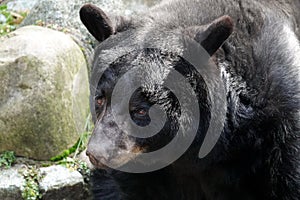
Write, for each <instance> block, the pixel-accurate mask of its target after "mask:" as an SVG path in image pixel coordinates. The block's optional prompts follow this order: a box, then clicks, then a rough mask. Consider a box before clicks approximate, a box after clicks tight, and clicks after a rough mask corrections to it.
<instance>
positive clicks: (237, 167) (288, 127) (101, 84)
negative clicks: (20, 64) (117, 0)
mask: <svg viewBox="0 0 300 200" xmlns="http://www.w3.org/2000/svg"><path fill="white" fill-rule="evenodd" d="M299 10H300V1H299V0H172V1H163V2H161V3H160V4H158V5H157V6H154V7H153V8H151V9H150V10H149V11H148V12H146V13H143V14H140V15H139V16H136V17H133V18H129V17H120V16H109V15H107V14H106V13H104V12H103V11H102V10H101V9H100V8H98V7H96V6H94V5H91V4H86V5H84V6H83V7H82V8H81V10H80V18H81V20H82V22H83V24H84V25H85V26H86V28H87V29H88V30H89V32H90V33H91V34H92V35H93V36H94V37H95V38H96V39H97V40H98V41H99V42H100V44H99V45H98V47H97V48H96V50H95V57H94V61H93V74H92V79H91V91H94V92H92V93H91V105H92V106H91V107H92V108H91V109H92V110H93V111H95V113H96V115H95V118H94V120H95V129H94V131H93V134H92V136H91V138H90V141H89V144H88V148H87V155H88V156H89V158H90V160H91V162H92V163H93V164H94V165H95V166H96V167H97V168H99V169H97V170H95V172H94V176H93V192H94V198H95V199H101V200H102V199H137V200H139V199H141V200H146V199H149V200H150V199H159V200H160V199H188V200H190V199H203V200H218V199H219V200H244V199H245V200H252V199H253V200H254V199H255V200H260V199H261V200H269V199H272V200H279V199H280V200H298V199H300V43H299V37H300V27H299V26H300V23H299V20H300V11H299ZM178 34H182V35H184V36H186V37H187V38H190V39H191V40H192V41H195V42H197V43H199V44H200V45H201V46H202V47H203V48H204V49H205V51H206V53H207V55H208V56H209V61H208V62H210V63H213V64H212V65H210V66H211V68H212V69H209V70H208V72H207V73H208V74H201V73H199V72H198V71H196V70H195V68H194V67H193V66H192V64H191V63H190V62H189V61H188V60H186V59H185V58H184V57H183V55H182V50H183V49H182V48H183V45H182V40H178V39H176V38H177V37H176V35H178ZM155 47H159V48H155ZM196 53H197V52H196ZM199 59H200V55H199ZM139 68H141V69H143V70H140V71H142V72H143V73H144V72H147V73H148V72H149V74H151V75H149V76H147V77H145V78H144V77H143V76H142V75H143V73H136V74H135V76H130V75H128V76H126V74H127V72H128V71H130V70H133V69H139ZM170 68H173V69H175V70H176V71H178V72H179V73H180V74H183V75H184V77H186V80H187V82H188V83H189V84H190V85H191V87H192V88H193V90H194V91H196V96H197V101H198V103H196V102H194V103H195V104H197V108H198V110H199V111H200V114H201V117H200V118H199V121H198V122H197V128H198V129H197V132H196V136H195V138H194V140H193V142H192V143H191V145H190V146H189V147H188V148H187V150H185V151H184V153H183V154H182V155H181V156H180V157H179V158H178V159H176V160H175V161H174V162H172V163H169V165H168V166H165V167H163V168H160V169H157V170H153V171H150V170H149V172H145V173H130V172H128V171H122V170H118V169H113V168H109V167H110V165H108V163H110V164H111V165H113V166H122V165H126V163H129V162H131V161H132V160H136V162H137V163H138V161H139V160H138V159H137V157H139V156H140V155H142V154H144V153H149V152H154V151H156V150H158V149H161V148H163V147H164V146H166V145H167V144H169V143H171V141H172V140H174V138H175V137H176V133H177V132H178V131H179V130H180V126H181V125H180V122H181V116H186V115H185V113H184V112H182V110H181V106H184V105H183V104H182V103H180V102H179V101H180V98H179V97H178V95H176V94H175V93H174V92H172V90H171V89H168V88H167V87H164V86H163V84H157V83H158V82H162V83H163V82H164V80H165V79H167V77H168V76H169V75H170V74H169V73H170ZM210 70H211V71H210ZM202 72H205V73H206V71H202ZM100 74H101V77H99V76H100ZM133 74H134V73H133ZM207 75H208V76H207ZM122 77H126V78H127V79H126V78H125V79H126V80H125V81H123V86H124V88H123V93H122V94H124V96H119V97H118V92H115V91H114V88H116V87H117V85H118V81H120V80H121V79H122ZM130 78H134V79H135V80H129V79H130ZM152 79H158V80H155V81H153V80H152ZM93 80H95V81H93ZM135 81H138V82H139V81H143V82H144V83H145V85H143V86H141V87H135V83H137V82H135ZM209 81H210V82H211V84H215V85H219V86H220V87H221V89H222V90H224V91H225V99H224V100H225V102H226V106H225V108H224V109H225V111H226V112H225V115H224V116H222V114H220V113H215V112H212V103H213V102H212V101H213V100H212V99H211V97H210V95H211V94H212V95H213V96H214V97H218V96H220V97H222V95H223V94H219V92H218V91H219V90H217V89H215V88H211V86H210V85H209V84H208V83H206V82H209ZM174 82H176V80H175V81H174ZM178 82H180V81H179V80H178ZM174 84H175V83H174ZM126 87H132V88H131V89H130V88H126ZM178 87H180V84H179V86H178ZM127 89H128V91H131V90H132V91H133V93H132V94H130V98H129V100H128V102H129V103H128V104H129V105H128V110H127V111H128V113H129V114H128V115H124V116H125V117H127V118H130V120H132V121H133V122H134V124H135V125H137V126H139V127H142V128H146V127H147V126H148V125H149V124H151V123H152V122H153V121H155V119H153V118H152V116H153V113H152V114H151V108H152V107H153V106H154V105H160V106H161V107H162V109H163V111H164V112H165V113H166V114H165V118H166V119H165V123H164V124H163V126H162V128H161V129H160V131H159V132H158V133H157V134H156V135H153V136H151V137H148V138H146V137H138V136H137V137H134V136H132V135H129V134H128V132H130V131H132V129H130V128H128V129H124V126H119V125H118V123H116V122H115V117H114V114H113V112H114V110H113V109H112V104H113V101H114V100H113V99H114V98H120V99H122V98H124V99H127V97H125V96H126V92H127ZM181 89H182V88H181ZM120 91H122V90H120ZM186 100H187V101H189V99H188V98H186ZM126 101H127V100H126ZM215 106H216V107H217V110H218V109H222V106H223V105H218V104H217V105H215ZM216 116H217V117H220V119H221V118H222V117H224V123H222V129H221V131H220V137H219V139H218V141H217V143H216V145H214V147H213V149H212V150H211V151H210V152H209V153H208V154H207V155H206V156H205V157H203V158H199V156H198V153H199V149H200V147H201V145H202V144H203V143H204V140H205V136H206V132H207V130H208V128H209V124H210V123H211V121H212V119H213V117H216ZM193 117H194V116H193V115H190V119H191V120H193ZM127 118H126V119H127ZM126 119H125V118H124V120H126ZM218 120H219V119H218V118H217V119H215V120H214V121H218ZM187 121H188V120H187ZM193 123H194V122H193ZM190 126H193V124H192V125H191V124H190ZM125 128H126V126H125ZM184 133H185V132H184ZM138 134H139V133H138ZM140 134H141V135H142V134H143V133H142V132H140ZM178 149H180V147H179V146H178ZM175 151H176V150H175ZM132 155H136V157H135V156H132ZM162 156H165V158H167V157H168V155H162ZM150 162H151V160H150V161H149V163H146V165H147V164H148V165H151V163H150ZM144 164H145V163H144ZM146 165H145V166H146ZM116 168H118V167H116Z"/></svg>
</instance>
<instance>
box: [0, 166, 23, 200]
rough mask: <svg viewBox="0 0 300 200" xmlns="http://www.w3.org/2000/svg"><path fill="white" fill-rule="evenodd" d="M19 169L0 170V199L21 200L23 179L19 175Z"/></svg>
mask: <svg viewBox="0 0 300 200" xmlns="http://www.w3.org/2000/svg"><path fill="white" fill-rule="evenodd" d="M19 169H20V167H19V166H17V167H14V168H10V169H2V170H0V180H1V181H0V199H1V200H17V199H22V189H23V185H24V184H25V179H24V178H23V176H22V175H21V174H20V173H19Z"/></svg>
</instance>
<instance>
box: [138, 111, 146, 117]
mask: <svg viewBox="0 0 300 200" xmlns="http://www.w3.org/2000/svg"><path fill="white" fill-rule="evenodd" d="M135 114H136V115H137V116H138V117H144V116H146V115H147V110H145V109H138V110H136V112H135Z"/></svg>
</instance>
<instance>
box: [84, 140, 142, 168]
mask: <svg viewBox="0 0 300 200" xmlns="http://www.w3.org/2000/svg"><path fill="white" fill-rule="evenodd" d="M145 151H146V148H143V147H140V146H134V147H133V148H132V149H131V150H118V152H117V153H114V155H115V156H113V157H109V158H105V157H103V156H101V155H98V156H97V155H96V154H93V153H92V152H90V151H89V150H87V152H86V155H87V156H88V157H89V160H90V162H91V163H92V164H93V166H94V167H95V168H97V169H108V168H113V169H117V168H119V167H121V166H123V165H125V164H126V163H128V162H129V161H132V160H134V159H135V158H136V157H138V156H139V155H141V154H142V153H144V152H145Z"/></svg>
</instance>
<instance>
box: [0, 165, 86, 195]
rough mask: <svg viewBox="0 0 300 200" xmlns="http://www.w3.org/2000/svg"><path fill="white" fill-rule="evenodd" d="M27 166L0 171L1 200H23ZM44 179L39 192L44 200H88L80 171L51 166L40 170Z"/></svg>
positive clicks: (40, 183)
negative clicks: (23, 173) (24, 175)
mask: <svg viewBox="0 0 300 200" xmlns="http://www.w3.org/2000/svg"><path fill="white" fill-rule="evenodd" d="M24 169H26V166H25V165H16V166H14V167H12V168H10V169H1V170H0V180H1V181H0V199H1V200H22V199H23V198H22V190H23V189H24V186H25V184H26V181H25V178H24V177H23V175H22V171H24ZM39 173H40V175H41V176H42V177H43V178H42V179H41V180H40V182H39V190H40V193H41V194H42V199H43V200H58V199H64V200H88V199H90V194H89V192H88V185H87V184H86V183H84V180H83V176H82V175H81V174H80V173H79V172H78V171H71V170H70V169H68V168H66V167H63V166H59V165H56V166H50V167H44V168H40V169H39Z"/></svg>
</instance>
